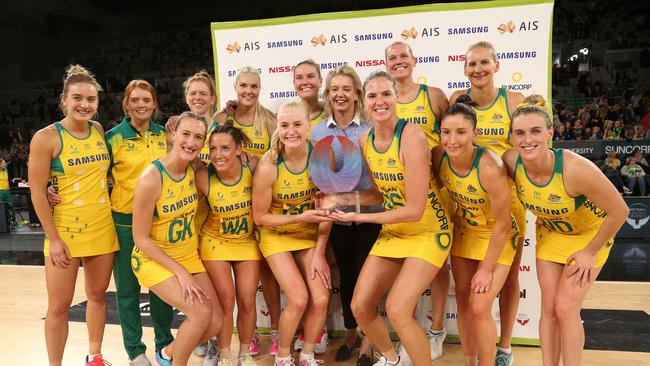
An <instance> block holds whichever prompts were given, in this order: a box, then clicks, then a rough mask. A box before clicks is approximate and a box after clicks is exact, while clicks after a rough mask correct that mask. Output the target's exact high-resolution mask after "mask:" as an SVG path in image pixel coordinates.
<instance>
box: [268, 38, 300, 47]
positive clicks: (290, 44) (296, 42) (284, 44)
mask: <svg viewBox="0 0 650 366" xmlns="http://www.w3.org/2000/svg"><path fill="white" fill-rule="evenodd" d="M296 46H302V39H291V40H286V41H274V42H267V43H266V48H285V47H296Z"/></svg>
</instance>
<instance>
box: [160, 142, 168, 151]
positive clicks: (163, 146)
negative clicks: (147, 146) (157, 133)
mask: <svg viewBox="0 0 650 366" xmlns="http://www.w3.org/2000/svg"><path fill="white" fill-rule="evenodd" d="M166 147H167V146H166V145H165V143H164V142H162V141H158V148H160V149H164V148H166Z"/></svg>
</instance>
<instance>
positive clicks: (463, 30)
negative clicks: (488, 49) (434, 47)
mask: <svg viewBox="0 0 650 366" xmlns="http://www.w3.org/2000/svg"><path fill="white" fill-rule="evenodd" d="M489 30H490V28H489V27H488V26H487V25H479V26H468V27H455V28H448V29H447V34H448V35H450V36H459V35H465V34H479V33H487V32H488V31H489Z"/></svg>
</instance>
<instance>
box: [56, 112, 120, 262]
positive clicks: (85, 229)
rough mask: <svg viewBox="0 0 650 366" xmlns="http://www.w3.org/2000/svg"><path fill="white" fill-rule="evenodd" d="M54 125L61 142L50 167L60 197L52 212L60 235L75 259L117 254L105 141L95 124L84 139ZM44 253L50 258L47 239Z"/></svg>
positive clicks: (108, 162)
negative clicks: (107, 175)
mask: <svg viewBox="0 0 650 366" xmlns="http://www.w3.org/2000/svg"><path fill="white" fill-rule="evenodd" d="M54 126H55V127H56V130H57V132H58V133H59V138H60V140H61V151H60V152H59V155H58V156H57V157H56V158H54V159H52V163H51V165H50V174H51V179H52V187H54V190H55V191H56V193H57V194H58V195H59V196H60V197H61V203H59V204H58V205H56V206H54V208H53V212H52V216H53V218H54V225H55V226H56V229H57V231H58V232H59V236H60V237H61V239H62V240H63V241H64V242H65V243H66V245H67V246H68V249H69V250H70V255H71V256H72V257H89V256H93V255H100V254H106V253H112V252H115V251H116V250H118V249H119V247H118V244H117V236H116V235H115V225H114V224H113V218H112V217H111V202H110V201H109V199H108V189H107V187H106V172H107V171H108V167H109V166H110V155H109V154H108V150H107V148H106V143H105V142H104V138H103V137H102V135H100V133H99V131H97V129H96V128H95V127H94V126H93V124H92V123H89V124H88V129H89V132H88V136H86V137H85V138H77V137H74V136H73V135H72V134H71V133H70V132H68V131H67V130H66V129H65V128H64V127H63V125H62V124H61V123H60V122H55V123H54ZM44 253H45V256H46V257H47V256H49V255H50V241H49V240H48V238H47V237H46V238H45V247H44Z"/></svg>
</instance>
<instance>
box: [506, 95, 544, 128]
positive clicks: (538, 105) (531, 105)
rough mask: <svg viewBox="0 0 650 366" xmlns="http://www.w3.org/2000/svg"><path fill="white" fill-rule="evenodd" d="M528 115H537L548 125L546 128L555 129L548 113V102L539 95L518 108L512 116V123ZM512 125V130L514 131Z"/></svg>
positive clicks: (526, 100) (525, 101)
mask: <svg viewBox="0 0 650 366" xmlns="http://www.w3.org/2000/svg"><path fill="white" fill-rule="evenodd" d="M527 114H537V115H538V116H540V117H542V119H543V120H544V122H545V124H546V128H548V129H551V128H553V122H552V121H551V116H550V115H549V113H548V105H547V104H546V100H545V99H544V97H542V96H541V95H539V94H532V95H530V96H528V97H526V99H524V101H523V102H522V103H521V104H519V105H518V106H517V109H516V110H515V112H514V113H513V114H512V117H511V121H512V122H514V121H515V119H516V118H518V117H521V116H524V115H527ZM512 124H513V123H511V124H510V128H511V129H512Z"/></svg>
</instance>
